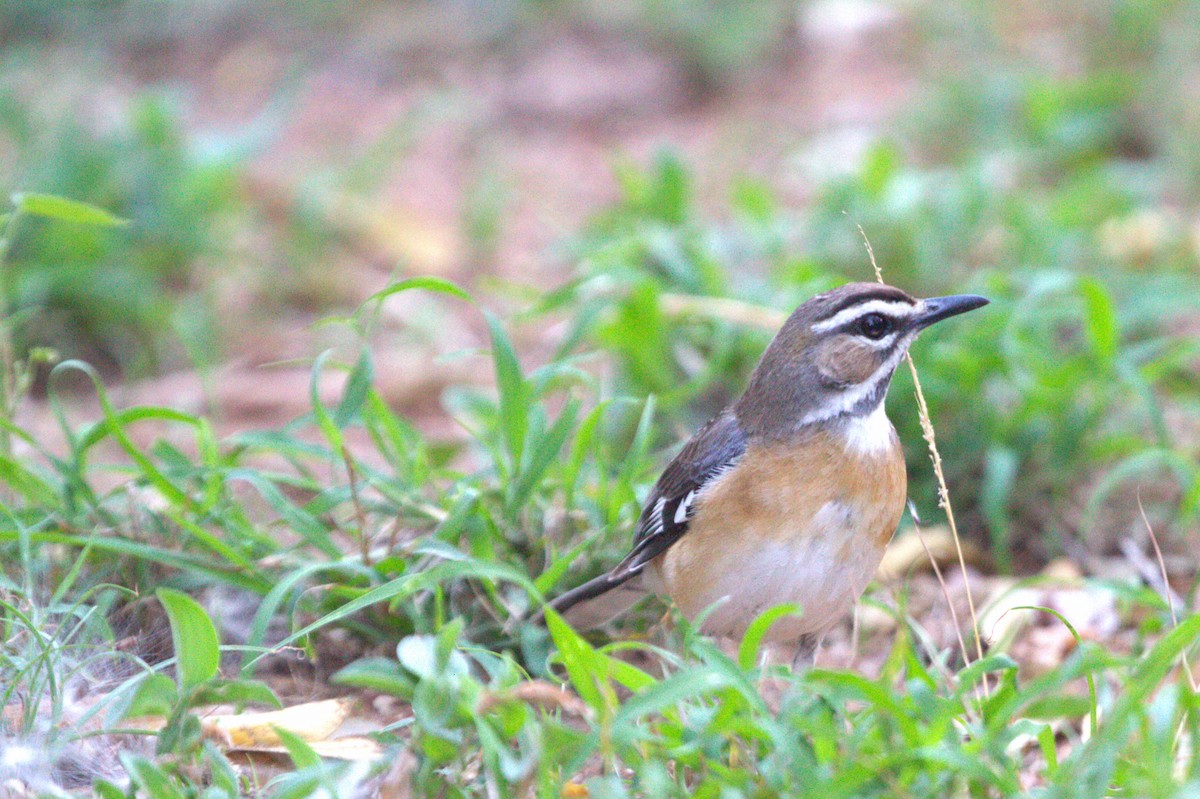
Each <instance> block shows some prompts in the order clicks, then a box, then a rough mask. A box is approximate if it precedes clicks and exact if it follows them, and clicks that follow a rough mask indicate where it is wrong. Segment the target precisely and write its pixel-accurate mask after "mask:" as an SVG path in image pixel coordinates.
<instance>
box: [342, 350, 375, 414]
mask: <svg viewBox="0 0 1200 799" xmlns="http://www.w3.org/2000/svg"><path fill="white" fill-rule="evenodd" d="M374 381H375V367H374V365H373V364H372V363H371V354H370V353H369V352H368V351H367V349H366V348H365V347H364V348H363V350H362V352H361V353H360V354H359V356H358V361H357V362H356V363H355V364H354V368H353V369H352V370H351V371H350V376H349V377H348V378H346V386H345V388H343V389H342V400H341V402H339V403H338V406H337V408H336V409H335V410H334V412H333V420H334V422H335V423H337V426H338V427H340V428H345V427H346V426H347V425H349V424H350V422H351V421H353V420H354V418H355V417H356V416H358V414H359V411H360V410H361V409H362V407H363V404H364V403H365V402H366V401H367V394H368V393H369V392H370V390H371V384H372V383H373V382H374Z"/></svg>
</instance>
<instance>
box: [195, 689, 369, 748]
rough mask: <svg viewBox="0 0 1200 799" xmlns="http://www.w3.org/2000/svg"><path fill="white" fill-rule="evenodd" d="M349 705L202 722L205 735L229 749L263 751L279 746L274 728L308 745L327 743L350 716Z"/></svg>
mask: <svg viewBox="0 0 1200 799" xmlns="http://www.w3.org/2000/svg"><path fill="white" fill-rule="evenodd" d="M350 705H351V702H350V701H349V700H345V699H326V700H324V701H321V702H307V703H305V704H303V705H294V706H293V707H288V708H284V709H283V710H271V711H267V712H263V713H228V714H220V715H214V716H209V717H207V718H204V719H201V721H200V728H201V730H202V731H203V732H204V735H205V736H206V737H208V738H210V739H212V740H215V741H217V742H219V743H221V744H222V745H224V746H225V747H226V748H229V749H264V748H270V747H278V746H280V745H281V741H280V740H279V735H278V733H276V732H275V728H276V727H278V728H280V729H284V730H287V731H288V732H290V733H293V734H295V735H297V736H299V737H300V738H301V739H303V740H305V741H309V742H314V741H327V740H328V738H329V736H330V735H332V734H333V733H334V732H336V731H337V729H338V728H339V727H341V726H342V724H343V723H344V722H345V721H346V719H347V718H348V717H349V715H350Z"/></svg>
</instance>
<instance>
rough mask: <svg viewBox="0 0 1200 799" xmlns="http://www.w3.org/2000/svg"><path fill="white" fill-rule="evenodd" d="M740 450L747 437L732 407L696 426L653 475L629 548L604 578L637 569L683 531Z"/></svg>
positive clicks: (624, 575) (618, 579)
mask: <svg viewBox="0 0 1200 799" xmlns="http://www.w3.org/2000/svg"><path fill="white" fill-rule="evenodd" d="M745 451H746V438H745V436H744V435H743V433H742V429H741V427H739V426H738V421H737V417H736V416H734V414H733V412H732V411H725V412H724V413H722V414H721V415H720V416H717V417H716V418H714V419H712V420H711V421H709V423H708V424H706V425H704V427H702V428H700V430H699V432H697V433H696V435H695V436H693V437H692V440H691V441H689V442H688V443H687V445H685V446H684V448H683V449H682V450H681V451H680V452H679V454H678V455H676V456H675V460H673V461H671V463H670V464H669V465H668V466H667V468H666V470H665V471H664V472H663V473H662V477H660V478H658V482H657V483H655V485H654V490H653V491H651V492H650V496H649V498H648V499H647V500H646V505H645V507H644V508H643V509H642V515H641V518H640V519H638V526H637V531H636V532H635V534H634V538H633V549H632V550H631V551H630V552H629V554H628V555H626V556H625V558H624V559H623V560H622V561H621V562H620V563H618V564H617V565H616V566H615V567H614V568H613V570H612V571H610V572H609V579H610V580H612V581H613V582H621V581H623V580H626V579H628V578H630V577H632V576H633V575H635V574H638V573H639V572H641V570H642V569H643V568H645V566H646V564H647V563H649V562H650V561H652V560H654V559H655V558H656V557H658V556H659V555H661V554H662V553H663V552H664V551H666V549H667V548H668V547H669V546H671V545H672V544H674V543H675V542H676V541H678V540H679V538H680V536H682V535H683V534H684V533H686V532H687V529H688V525H689V524H690V522H691V520H692V516H693V515H694V513H695V504H696V499H697V498H698V497H699V496H700V495H701V494H702V493H703V492H704V489H705V488H706V487H707V486H709V485H710V484H711V483H712V481H713V480H715V479H717V478H718V477H720V476H721V475H722V474H724V473H725V472H727V471H729V470H730V469H732V468H733V467H734V466H735V465H736V464H737V462H738V460H739V459H741V457H742V455H743V454H744V453H745Z"/></svg>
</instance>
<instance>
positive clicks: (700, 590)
mask: <svg viewBox="0 0 1200 799" xmlns="http://www.w3.org/2000/svg"><path fill="white" fill-rule="evenodd" d="M889 427H890V425H889ZM892 435H894V433H893V434H892ZM818 443H820V442H818ZM845 446H846V444H845V443H843V442H830V443H829V444H826V445H825V449H826V451H820V450H817V451H815V452H814V449H813V447H811V446H810V447H808V448H807V449H805V448H800V447H778V448H775V449H771V450H761V451H758V452H753V453H748V454H747V462H748V464H749V465H744V466H742V467H739V468H738V469H735V470H733V471H732V472H731V473H730V474H729V475H728V476H726V477H723V478H721V479H719V480H718V481H716V482H715V483H714V484H712V485H711V486H710V487H709V488H708V489H706V491H705V493H704V495H703V496H702V498H701V499H699V500H698V502H697V510H696V515H695V516H694V517H693V519H692V522H691V524H690V526H689V529H688V531H687V533H686V534H684V535H683V536H682V537H681V538H680V539H679V541H677V542H676V543H675V544H674V545H672V546H671V547H670V548H669V549H668V550H667V551H666V552H664V553H663V555H662V556H661V557H660V558H659V559H658V560H657V561H656V562H655V563H654V568H653V569H651V570H649V572H648V574H647V576H648V577H649V578H650V587H651V589H652V590H660V591H662V592H663V593H667V594H669V595H670V596H671V598H672V599H673V600H674V601H675V603H676V604H677V605H678V606H679V608H680V610H682V611H683V613H684V614H685V615H686V616H687V617H688V618H690V619H693V620H695V619H698V618H700V617H701V616H703V620H702V622H701V629H702V630H703V631H705V632H707V633H709V634H711V635H722V636H732V637H735V638H736V637H740V636H741V635H742V634H743V633H744V632H745V630H746V627H747V626H748V625H749V624H750V623H751V622H752V621H754V619H755V618H756V617H757V616H758V615H759V614H761V613H762V612H763V611H766V610H769V609H770V608H773V607H775V606H777V605H780V604H784V603H792V604H796V605H799V606H800V608H801V616H800V617H799V618H794V617H789V618H786V619H781V620H780V621H778V622H777V623H776V624H775V625H774V626H773V627H772V628H771V632H770V634H769V635H768V640H771V641H776V642H785V641H795V640H797V639H799V638H801V637H802V636H807V635H810V634H817V635H820V634H821V633H824V632H825V631H826V630H828V629H829V628H830V627H831V626H832V625H833V624H835V623H836V622H837V621H838V620H840V619H841V618H842V617H843V616H844V615H845V614H846V613H847V612H848V611H849V610H850V608H851V607H852V606H853V604H854V602H855V601H856V600H857V599H858V597H859V596H860V595H861V594H862V592H863V590H865V589H866V587H867V584H868V583H869V582H870V581H871V578H872V577H873V576H874V574H875V570H876V569H877V568H878V566H879V561H880V560H881V559H882V558H883V552H884V549H885V548H886V547H887V544H888V541H889V540H891V537H892V533H894V532H895V530H896V525H897V524H898V523H899V521H900V516H901V514H902V513H903V511H904V500H905V497H906V495H907V491H906V488H907V486H906V482H907V481H906V480H905V474H904V460H903V458H902V455H901V453H900V450H899V447H898V446H896V447H893V448H892V449H891V450H890V451H884V452H880V453H878V454H872V455H871V456H870V457H866V458H859V459H858V461H857V463H856V464H855V466H854V467H853V468H847V467H846V463H847V462H846V460H845V458H844V449H843V448H844V447H845ZM751 456H753V457H751ZM780 475H786V476H787V478H788V479H782V480H781V479H780ZM655 583H657V584H658V585H655ZM706 611H708V612H707V615H705V612H706Z"/></svg>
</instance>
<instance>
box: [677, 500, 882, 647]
mask: <svg viewBox="0 0 1200 799" xmlns="http://www.w3.org/2000/svg"><path fill="white" fill-rule="evenodd" d="M847 521H849V520H847ZM739 532H740V533H741V534H740V535H736V534H734V535H729V536H727V537H725V540H726V541H727V542H728V543H729V544H730V545H729V546H720V545H717V546H708V547H704V549H703V551H702V550H701V549H700V548H698V547H688V546H686V545H685V546H682V547H680V546H679V545H676V547H673V548H672V550H671V552H670V554H669V556H668V557H666V558H663V560H662V561H661V562H660V564H659V570H658V575H657V576H658V577H659V578H660V579H661V581H662V583H663V586H664V588H666V593H669V594H670V595H671V596H672V598H673V599H674V600H675V602H676V604H677V605H678V606H679V608H680V610H682V611H683V613H684V615H685V616H687V617H688V618H689V619H692V620H695V619H697V618H698V617H700V616H701V615H704V612H705V611H706V610H707V611H709V612H708V613H707V614H706V615H704V619H703V621H702V624H701V629H702V630H703V631H704V632H705V633H707V634H709V635H722V636H731V637H735V638H737V637H740V636H741V635H742V634H743V633H745V631H746V627H747V626H748V625H749V623H750V622H752V621H753V620H754V619H755V618H756V617H758V616H759V615H760V614H761V613H763V612H764V611H766V610H769V609H771V608H773V607H775V606H776V605H781V604H784V603H792V604H796V605H799V606H800V609H801V615H800V617H799V618H796V617H788V618H785V619H781V620H780V621H778V622H776V623H775V625H773V626H772V628H771V631H770V634H769V635H768V640H773V641H794V640H796V639H798V638H800V637H801V636H803V635H807V634H810V633H814V634H820V633H823V632H824V631H825V630H827V629H828V628H829V627H830V626H831V625H833V624H834V623H836V622H837V621H838V620H839V619H841V618H842V617H843V616H844V615H845V614H846V613H847V612H848V611H849V610H850V608H851V607H852V606H853V605H854V602H855V601H856V600H857V599H858V597H859V596H860V595H861V594H862V592H863V591H864V590H865V589H866V587H867V584H868V583H870V581H871V578H872V576H873V575H874V574H875V570H876V568H878V566H879V561H880V560H881V559H882V558H883V551H884V547H883V546H882V545H880V544H877V543H875V542H872V541H871V540H870V538H869V537H867V536H863V535H862V534H861V532H859V530H858V529H857V528H856V527H855V526H853V525H850V524H842V525H838V526H836V527H832V529H830V528H826V529H822V530H820V532H819V533H817V534H814V530H813V528H812V526H811V525H806V529H803V530H796V531H794V532H793V533H792V534H790V535H789V534H783V535H780V532H782V531H780V530H779V529H777V528H776V529H773V530H771V531H770V533H771V534H770V535H761V536H760V535H757V534H756V533H757V531H739ZM689 535H690V533H689ZM738 539H741V541H743V542H744V541H746V540H752V541H757V542H759V543H758V545H757V546H743V545H741V544H740V543H737V540H738ZM709 540H710V542H711V538H710V539H709ZM680 543H681V544H682V543H684V542H683V541H681V542H680ZM688 543H691V542H688Z"/></svg>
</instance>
